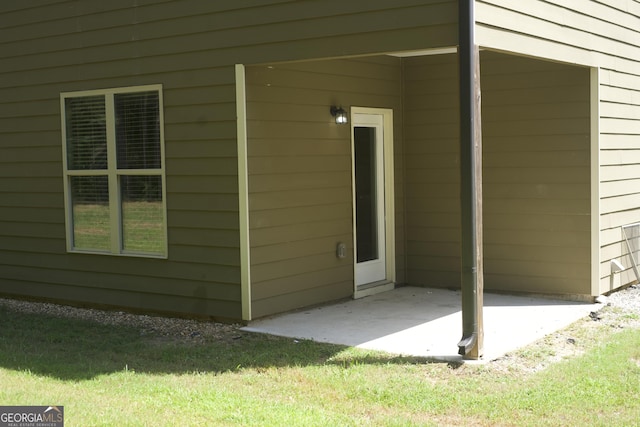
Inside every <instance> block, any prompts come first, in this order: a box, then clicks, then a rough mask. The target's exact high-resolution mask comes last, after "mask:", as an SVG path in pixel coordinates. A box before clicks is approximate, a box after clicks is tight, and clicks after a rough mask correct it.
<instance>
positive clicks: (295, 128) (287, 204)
mask: <svg viewBox="0 0 640 427" xmlns="http://www.w3.org/2000/svg"><path fill="white" fill-rule="evenodd" d="M246 72H247V115H248V131H247V133H248V141H249V144H248V155H249V158H248V163H249V210H250V232H251V263H252V265H251V280H252V297H253V303H252V309H253V314H254V317H260V316H264V315H267V314H272V313H275V312H279V311H284V310H290V309H293V308H298V307H302V306H304V305H309V304H318V303H321V302H325V301H331V300H335V299H338V298H343V297H348V296H351V295H352V294H353V289H354V284H353V219H352V200H351V197H352V195H351V194H352V192H351V139H350V138H351V137H350V126H349V125H346V126H339V125H336V123H335V122H334V119H333V118H332V117H331V115H330V114H329V107H330V106H331V105H334V104H336V105H342V106H343V107H345V108H346V109H348V108H349V107H350V106H354V105H355V106H367V107H379V108H392V109H393V110H394V120H395V125H396V130H395V135H394V142H395V144H394V145H395V150H396V164H395V169H396V186H397V190H396V200H399V202H397V206H398V209H397V215H396V226H397V229H398V231H397V237H398V238H397V245H396V246H397V260H396V263H397V265H398V270H399V272H398V273H399V277H403V274H404V268H403V267H404V259H403V257H404V248H403V232H402V231H403V227H404V226H403V220H402V217H403V213H402V205H403V203H402V202H401V198H402V144H401V140H402V133H401V129H402V114H401V107H402V103H401V60H400V59H399V58H393V57H389V56H383V57H369V58H360V59H351V60H330V61H322V62H317V63H316V62H314V63H310V62H309V63H289V64H273V65H264V66H253V67H248V68H247V70H246ZM338 242H345V243H346V244H347V247H348V256H347V258H346V259H338V258H337V257H336V255H335V251H336V244H337V243H338Z"/></svg>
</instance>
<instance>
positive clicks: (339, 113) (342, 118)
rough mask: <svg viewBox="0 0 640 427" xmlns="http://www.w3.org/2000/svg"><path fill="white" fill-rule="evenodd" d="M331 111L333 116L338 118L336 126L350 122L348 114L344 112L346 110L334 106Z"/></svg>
mask: <svg viewBox="0 0 640 427" xmlns="http://www.w3.org/2000/svg"><path fill="white" fill-rule="evenodd" d="M329 111H330V112H331V115H332V116H333V117H335V118H336V124H339V125H342V124H345V123H347V122H348V120H347V112H346V111H344V108H342V107H336V106H335V105H332V106H331V109H330V110H329Z"/></svg>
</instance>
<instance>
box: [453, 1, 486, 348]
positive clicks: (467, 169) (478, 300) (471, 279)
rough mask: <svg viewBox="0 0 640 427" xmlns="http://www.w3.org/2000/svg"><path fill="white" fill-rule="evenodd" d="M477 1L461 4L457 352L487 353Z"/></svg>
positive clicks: (462, 2)
mask: <svg viewBox="0 0 640 427" xmlns="http://www.w3.org/2000/svg"><path fill="white" fill-rule="evenodd" d="M474 2H475V0H459V19H458V26H459V29H458V33H459V49H458V57H459V62H460V178H461V179H460V202H461V217H462V261H461V268H462V277H461V284H462V339H461V340H460V342H459V343H458V353H459V354H461V355H463V356H464V357H465V358H469V359H479V358H480V357H482V353H483V341H484V331H483V320H482V307H483V268H482V131H481V117H480V58H479V52H478V47H477V46H476V44H475V37H474V27H475V16H474Z"/></svg>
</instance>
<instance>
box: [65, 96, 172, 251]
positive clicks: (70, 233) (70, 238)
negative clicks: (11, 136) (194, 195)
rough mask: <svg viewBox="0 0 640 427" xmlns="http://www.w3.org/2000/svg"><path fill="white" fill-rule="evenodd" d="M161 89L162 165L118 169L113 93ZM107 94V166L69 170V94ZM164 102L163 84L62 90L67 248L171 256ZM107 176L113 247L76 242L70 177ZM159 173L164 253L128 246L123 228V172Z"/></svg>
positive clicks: (147, 174)
mask: <svg viewBox="0 0 640 427" xmlns="http://www.w3.org/2000/svg"><path fill="white" fill-rule="evenodd" d="M153 91H155V92H158V107H159V117H160V126H159V127H160V168H159V169H118V168H117V163H116V132H115V105H114V96H115V95H117V94H123V93H135V92H153ZM99 95H103V96H104V97H105V111H106V135H107V169H106V170H105V169H88V170H87V169H83V170H74V169H72V170H69V169H68V165H67V130H66V107H65V100H66V99H69V98H77V97H87V96H99ZM163 106H164V102H163V90H162V85H160V84H158V85H145V86H131V87H122V88H110V89H98V90H88V91H77V92H62V93H61V94H60V111H61V120H62V163H63V178H64V207H65V228H66V241H67V252H73V253H85V254H86V253H90V254H101V255H119V256H133V257H149V258H167V257H168V233H167V189H166V177H165V147H164V107H163ZM105 175H106V176H107V177H108V178H107V179H108V183H109V186H108V188H109V217H110V231H111V236H110V243H111V244H110V250H93V249H84V248H77V247H75V246H74V223H73V206H72V202H73V201H72V198H71V178H72V177H74V176H105ZM122 175H127V176H132V175H133V176H160V177H161V182H162V228H163V233H164V235H163V239H164V247H163V248H162V252H161V253H156V252H139V251H131V250H125V249H124V245H123V238H122V230H123V221H122V204H121V199H122V196H121V189H120V176H122Z"/></svg>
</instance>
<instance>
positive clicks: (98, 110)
mask: <svg viewBox="0 0 640 427" xmlns="http://www.w3.org/2000/svg"><path fill="white" fill-rule="evenodd" d="M60 99H61V108H62V140H63V153H64V161H63V163H64V182H65V187H64V194H65V208H66V224H67V248H68V250H69V251H74V252H75V251H78V252H93V253H110V254H123V255H142V256H166V253H167V232H166V203H165V202H166V197H165V175H164V138H163V120H162V87H161V86H143V87H136V88H123V89H109V90H101V91H91V92H73V93H63V94H62V95H61V96H60Z"/></svg>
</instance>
